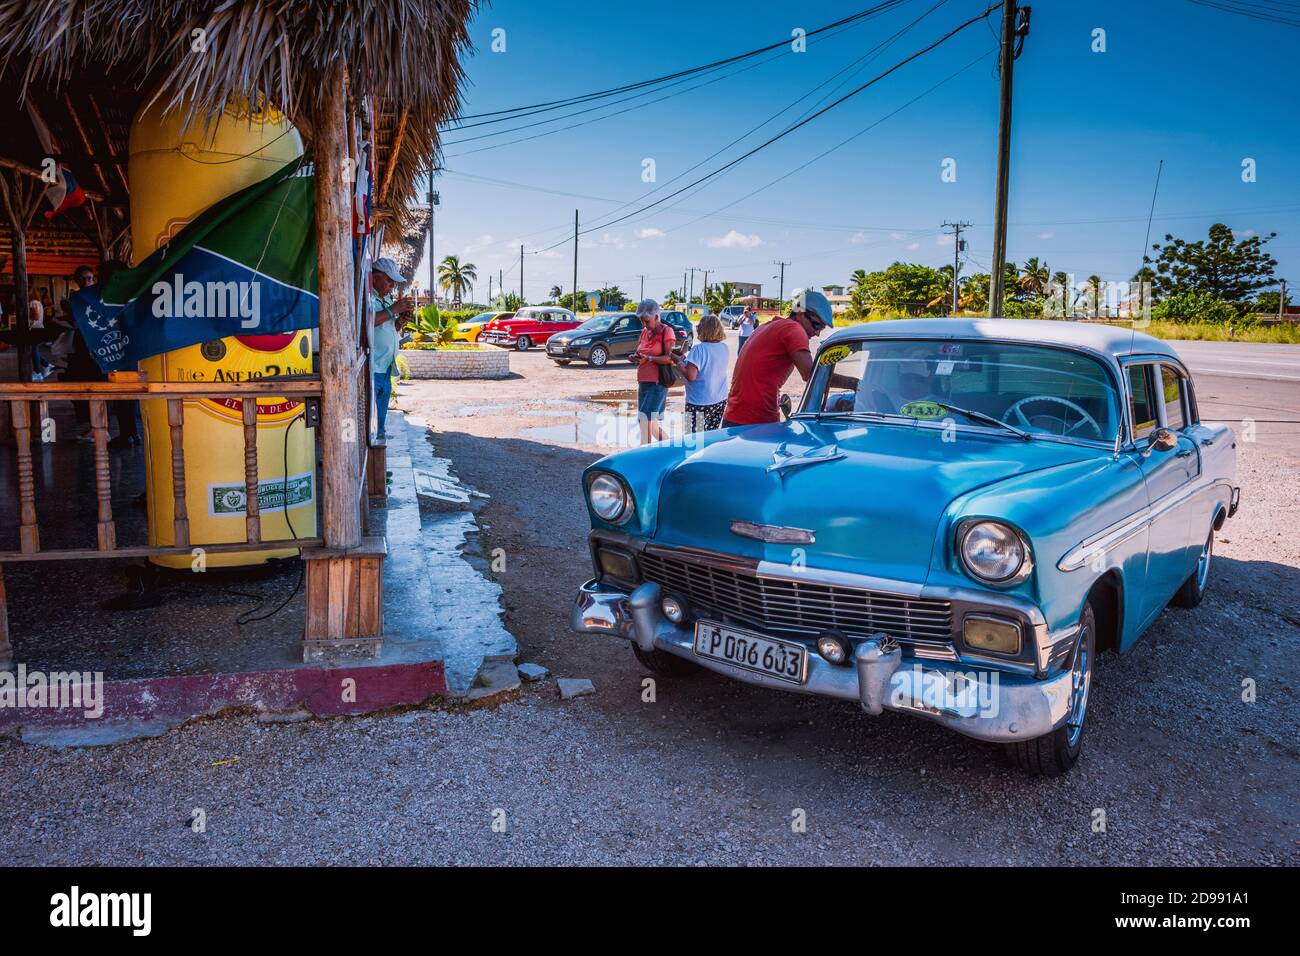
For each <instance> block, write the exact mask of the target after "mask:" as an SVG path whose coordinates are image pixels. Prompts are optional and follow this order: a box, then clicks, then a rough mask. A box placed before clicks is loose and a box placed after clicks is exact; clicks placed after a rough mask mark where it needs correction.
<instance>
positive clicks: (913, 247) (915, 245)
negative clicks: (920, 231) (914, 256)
mask: <svg viewBox="0 0 1300 956" xmlns="http://www.w3.org/2000/svg"><path fill="white" fill-rule="evenodd" d="M907 248H908V249H910V250H911V251H912V252H915V251H916V250H917V249H920V248H921V244H920V243H919V242H909V243H908V244H907Z"/></svg>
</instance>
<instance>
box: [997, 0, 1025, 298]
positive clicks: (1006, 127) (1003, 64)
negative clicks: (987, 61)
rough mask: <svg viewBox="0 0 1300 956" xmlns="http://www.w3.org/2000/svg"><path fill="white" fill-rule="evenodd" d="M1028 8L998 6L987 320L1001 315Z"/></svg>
mask: <svg viewBox="0 0 1300 956" xmlns="http://www.w3.org/2000/svg"><path fill="white" fill-rule="evenodd" d="M1029 13H1030V8H1029V7H1023V8H1022V7H1019V6H1018V5H1017V4H1016V0H1003V2H1002V45H1001V50H1000V52H999V56H998V70H999V74H1000V79H1001V88H1000V90H999V98H998V173H997V199H996V208H995V209H994V213H993V262H992V267H993V268H992V270H991V271H992V273H993V275H992V277H991V278H990V280H989V317H990V318H998V317H1000V316H1001V315H1002V299H1003V296H1004V294H1005V289H1004V288H1003V287H1004V284H1005V280H1006V261H1007V193H1008V190H1009V188H1010V185H1011V80H1012V73H1013V71H1014V70H1015V62H1016V57H1017V56H1019V55H1020V47H1019V46H1018V45H1017V43H1016V41H1017V39H1019V40H1020V45H1021V46H1023V43H1024V38H1025V37H1026V36H1028V35H1029Z"/></svg>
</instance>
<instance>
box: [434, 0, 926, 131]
mask: <svg viewBox="0 0 1300 956" xmlns="http://www.w3.org/2000/svg"><path fill="white" fill-rule="evenodd" d="M904 2H906V0H884V2H882V3H878V4H876V5H875V6H874V7H868V8H867V9H866V10H859V11H858V12H857V13H854V14H851V15H849V16H847V17H843V18H841V19H839V20H836V21H834V22H833V23H828V24H826V25H825V26H820V27H818V28H817V29H815V30H809V31H807V32H806V33H805V34H804V37H805V38H807V37H812V36H818V35H820V34H822V33H825V32H827V31H828V30H833V29H836V28H837V27H842V26H845V25H847V24H851V23H855V22H857V21H859V20H863V19H866V18H868V17H872V16H874V15H876V14H877V13H880V12H882V11H885V10H889V9H891V8H893V7H896V6H899V5H900V4H901V3H904ZM790 42H791V38H790V37H788V36H787V37H783V38H782V39H780V40H778V41H776V42H775V43H769V44H768V45H766V46H762V47H759V48H758V49H756V50H750V51H749V52H747V53H738V54H736V55H735V56H729V57H725V58H724V59H721V60H714V61H713V62H712V63H705V64H702V65H700V66H695V67H690V68H689V69H685V70H678V71H677V72H675V73H666V74H664V75H663V76H658V77H654V78H653V79H649V80H641V81H640V82H637V83H628V84H625V85H624V86H616V87H611V88H610V89H607V90H597V91H595V92H592V93H583V94H579V95H578V96H570V97H565V98H564V99H559V100H550V101H548V102H545V103H534V104H532V105H531V106H514V107H511V108H510V109H505V110H492V111H490V112H486V113H466V114H463V115H461V116H459V117H457V118H456V119H455V120H453V122H459V121H460V120H466V119H480V118H482V117H485V116H505V115H506V114H516V113H517V114H525V113H540V112H546V111H548V110H553V109H562V108H563V107H565V106H573V105H575V104H577V103H584V102H587V101H589V100H593V99H599V98H602V97H606V96H614V95H617V94H619V93H626V92H629V91H631V90H638V89H642V88H643V87H647V86H656V85H658V84H660V83H664V82H666V81H668V80H675V79H678V78H679V77H683V76H690V75H692V74H695V73H702V72H704V71H706V70H711V69H713V68H716V67H722V66H727V65H729V64H732V63H737V62H739V61H741V60H747V59H749V58H751V57H755V56H758V55H760V54H763V53H767V52H770V51H771V50H775V49H777V48H778V47H784V46H787V45H789V44H790ZM509 118H510V119H518V118H519V117H518V116H512V117H509ZM494 122H502V121H501V120H497V121H494ZM477 125H482V124H477V123H476V124H469V125H463V126H459V127H458V128H460V129H469V128H471V126H477Z"/></svg>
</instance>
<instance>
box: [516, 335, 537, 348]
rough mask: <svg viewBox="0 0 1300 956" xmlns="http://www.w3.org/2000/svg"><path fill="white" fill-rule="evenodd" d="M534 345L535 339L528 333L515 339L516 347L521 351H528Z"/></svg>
mask: <svg viewBox="0 0 1300 956" xmlns="http://www.w3.org/2000/svg"><path fill="white" fill-rule="evenodd" d="M532 347H533V340H532V339H530V338H529V337H528V336H526V335H521V336H519V338H517V339H515V348H517V349H518V350H519V351H521V352H527V351H528V350H529V349H530V348H532Z"/></svg>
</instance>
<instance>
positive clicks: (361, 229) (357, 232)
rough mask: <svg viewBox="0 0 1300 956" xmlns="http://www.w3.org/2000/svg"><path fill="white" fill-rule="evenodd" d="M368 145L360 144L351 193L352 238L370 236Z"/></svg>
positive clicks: (372, 179) (370, 174)
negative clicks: (359, 155)
mask: <svg viewBox="0 0 1300 956" xmlns="http://www.w3.org/2000/svg"><path fill="white" fill-rule="evenodd" d="M370 164H371V150H370V143H369V142H365V143H362V144H361V162H360V163H358V164H357V175H356V184H355V185H356V188H355V189H354V190H353V192H352V235H353V237H354V238H360V237H361V236H367V235H369V234H370V215H371V207H370V192H371V187H372V185H373V183H374V178H375V177H374V170H372V169H371V168H370Z"/></svg>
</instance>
